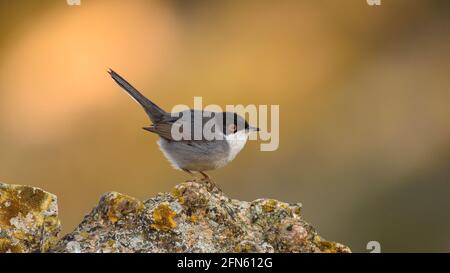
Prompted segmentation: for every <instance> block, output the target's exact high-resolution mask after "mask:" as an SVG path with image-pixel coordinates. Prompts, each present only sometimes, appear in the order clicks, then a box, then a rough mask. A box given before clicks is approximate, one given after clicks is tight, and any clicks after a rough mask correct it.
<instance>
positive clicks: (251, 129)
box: [247, 126, 261, 133]
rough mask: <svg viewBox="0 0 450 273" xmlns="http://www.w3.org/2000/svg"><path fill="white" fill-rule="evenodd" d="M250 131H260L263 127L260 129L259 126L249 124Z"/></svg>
mask: <svg viewBox="0 0 450 273" xmlns="http://www.w3.org/2000/svg"><path fill="white" fill-rule="evenodd" d="M247 130H248V132H250V133H251V132H259V131H261V129H259V128H258V127H252V126H249V127H248V129H247Z"/></svg>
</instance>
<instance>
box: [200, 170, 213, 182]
mask: <svg viewBox="0 0 450 273" xmlns="http://www.w3.org/2000/svg"><path fill="white" fill-rule="evenodd" d="M199 173H200V174H201V175H202V176H203V178H204V179H205V180H209V181H211V178H210V177H209V175H207V174H206V173H205V172H202V171H199Z"/></svg>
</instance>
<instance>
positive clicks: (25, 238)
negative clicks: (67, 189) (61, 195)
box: [0, 183, 61, 253]
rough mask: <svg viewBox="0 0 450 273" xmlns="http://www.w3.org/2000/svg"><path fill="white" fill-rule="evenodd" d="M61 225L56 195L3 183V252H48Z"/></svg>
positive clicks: (0, 215) (0, 193) (0, 204)
mask: <svg viewBox="0 0 450 273" xmlns="http://www.w3.org/2000/svg"><path fill="white" fill-rule="evenodd" d="M60 228H61V226H60V223H59V220H58V207H57V203H56V196H55V195H53V194H50V193H48V192H45V191H43V190H41V189H39V188H34V187H28V186H19V185H8V184H3V183H0V253H2V252H46V251H48V249H49V248H50V247H52V246H53V245H54V244H55V243H56V241H57V236H58V233H59V231H60Z"/></svg>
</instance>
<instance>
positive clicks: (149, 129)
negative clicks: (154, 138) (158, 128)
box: [142, 127, 152, 132]
mask: <svg viewBox="0 0 450 273" xmlns="http://www.w3.org/2000/svg"><path fill="white" fill-rule="evenodd" d="M142 129H144V130H145V131H149V132H151V129H152V127H142Z"/></svg>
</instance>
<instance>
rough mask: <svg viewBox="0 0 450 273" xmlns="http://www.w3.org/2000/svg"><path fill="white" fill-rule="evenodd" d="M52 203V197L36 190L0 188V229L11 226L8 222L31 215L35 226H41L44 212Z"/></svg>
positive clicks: (24, 187)
mask: <svg viewBox="0 0 450 273" xmlns="http://www.w3.org/2000/svg"><path fill="white" fill-rule="evenodd" d="M52 201H53V197H52V195H50V194H48V193H46V192H44V191H43V190H41V189H38V188H32V187H26V186H15V185H9V186H8V187H2V188H0V205H1V207H2V209H1V210H0V227H3V228H8V227H10V226H11V223H10V220H11V219H12V218H14V217H17V216H19V215H28V214H29V213H31V215H32V216H33V221H34V223H35V225H42V224H43V221H44V217H43V215H42V212H43V211H46V210H47V209H48V208H49V206H50V205H51V203H52Z"/></svg>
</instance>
